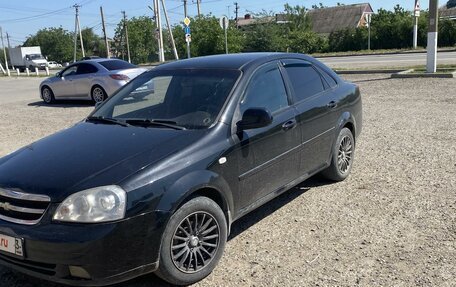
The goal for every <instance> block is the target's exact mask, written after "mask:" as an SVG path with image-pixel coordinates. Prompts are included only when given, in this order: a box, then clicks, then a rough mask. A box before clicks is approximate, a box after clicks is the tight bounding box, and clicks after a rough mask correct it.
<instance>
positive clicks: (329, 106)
mask: <svg viewBox="0 0 456 287" xmlns="http://www.w3.org/2000/svg"><path fill="white" fill-rule="evenodd" d="M326 106H327V107H328V108H330V109H334V108H335V107H337V103H336V102H335V101H331V102H329V103H328V104H327V105H326Z"/></svg>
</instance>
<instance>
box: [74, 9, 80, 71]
mask: <svg viewBox="0 0 456 287" xmlns="http://www.w3.org/2000/svg"><path fill="white" fill-rule="evenodd" d="M73 7H74V8H75V9H76V16H75V17H74V56H73V62H76V50H77V48H78V44H77V42H78V17H79V16H78V15H79V7H81V6H79V5H78V4H74V5H73Z"/></svg>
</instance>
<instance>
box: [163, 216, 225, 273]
mask: <svg viewBox="0 0 456 287" xmlns="http://www.w3.org/2000/svg"><path fill="white" fill-rule="evenodd" d="M219 238H220V226H219V223H218V222H217V220H216V219H215V218H214V217H213V216H212V215H210V214H209V213H207V212H203V211H200V212H195V213H192V214H190V215H188V216H187V217H185V218H184V219H183V220H182V221H181V222H180V224H179V225H178V227H177V229H176V230H175V232H174V235H173V239H172V242H171V258H172V261H173V263H174V265H175V266H176V267H177V268H178V269H179V270H180V271H182V272H184V273H195V272H198V271H200V270H201V269H203V268H204V267H206V266H207V265H208V264H209V263H210V262H211V261H212V259H213V258H214V256H215V255H216V254H217V250H218V248H219Z"/></svg>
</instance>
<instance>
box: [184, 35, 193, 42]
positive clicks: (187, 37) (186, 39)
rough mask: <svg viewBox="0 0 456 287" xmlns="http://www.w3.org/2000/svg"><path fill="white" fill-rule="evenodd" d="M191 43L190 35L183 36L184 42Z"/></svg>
mask: <svg viewBox="0 0 456 287" xmlns="http://www.w3.org/2000/svg"><path fill="white" fill-rule="evenodd" d="M191 41H192V35H190V34H185V42H187V43H190V42H191Z"/></svg>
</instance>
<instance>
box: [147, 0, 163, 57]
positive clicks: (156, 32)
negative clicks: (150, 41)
mask: <svg viewBox="0 0 456 287" xmlns="http://www.w3.org/2000/svg"><path fill="white" fill-rule="evenodd" d="M158 4H159V3H158V1H157V0H154V9H152V8H151V7H150V6H148V7H149V9H150V10H152V11H154V17H153V20H154V21H155V27H156V28H155V31H154V38H155V39H157V47H158V61H159V62H161V61H160V58H161V54H160V50H161V49H160V45H161V41H160V31H159V30H158V17H157V6H158Z"/></svg>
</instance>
